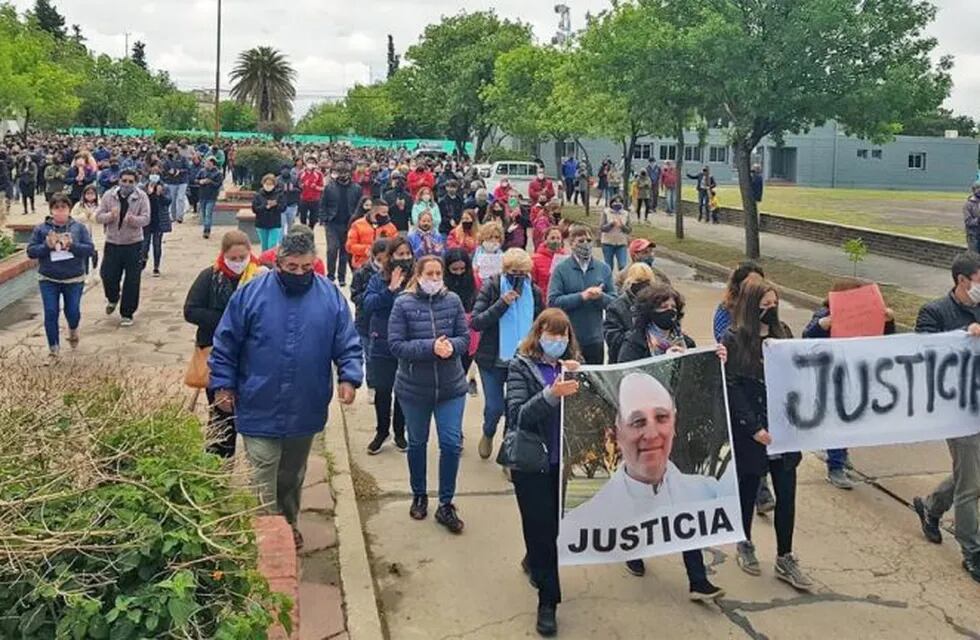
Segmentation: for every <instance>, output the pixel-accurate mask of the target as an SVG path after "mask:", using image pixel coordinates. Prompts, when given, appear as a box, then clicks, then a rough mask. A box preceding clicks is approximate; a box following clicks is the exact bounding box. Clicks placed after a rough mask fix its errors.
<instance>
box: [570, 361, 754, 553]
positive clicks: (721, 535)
mask: <svg viewBox="0 0 980 640" xmlns="http://www.w3.org/2000/svg"><path fill="white" fill-rule="evenodd" d="M567 375H569V376H574V377H575V378H576V379H577V380H578V381H579V391H578V393H576V394H574V395H571V396H568V397H567V398H565V400H564V403H563V407H562V465H563V474H562V478H564V479H565V485H564V486H563V488H562V496H563V498H564V502H563V509H562V514H563V517H562V519H561V523H560V526H559V534H558V561H559V564H562V565H578V564H599V563H609V562H623V561H625V560H634V559H639V558H646V557H649V556H656V555H664V554H671V553H679V552H681V551H687V550H689V549H701V548H704V547H707V546H711V545H719V544H729V543H733V542H738V541H739V540H742V539H744V535H743V533H742V520H741V515H740V513H741V511H740V509H739V500H738V482H737V480H736V476H735V460H734V456H733V449H732V443H731V434H730V430H729V426H728V407H727V402H726V398H727V396H726V392H725V378H724V370H723V369H722V366H721V362H720V361H719V360H718V356H717V354H716V353H715V352H714V350H713V349H707V350H698V351H691V352H688V353H687V354H684V355H679V356H663V357H658V358H650V359H647V360H641V361H638V362H632V363H629V364H622V365H608V366H593V367H587V366H583V367H582V368H581V370H580V371H579V372H576V373H574V374H567Z"/></svg>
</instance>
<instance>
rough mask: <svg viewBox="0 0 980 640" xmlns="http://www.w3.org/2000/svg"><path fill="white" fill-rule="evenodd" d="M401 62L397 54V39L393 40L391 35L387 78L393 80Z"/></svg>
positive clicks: (389, 36)
mask: <svg viewBox="0 0 980 640" xmlns="http://www.w3.org/2000/svg"><path fill="white" fill-rule="evenodd" d="M400 62H401V59H400V58H399V56H398V55H396V54H395V39H394V38H392V37H391V34H390V33H389V34H388V76H387V78H388V79H389V80H391V77H392V76H393V75H395V72H396V71H398V65H399V63H400Z"/></svg>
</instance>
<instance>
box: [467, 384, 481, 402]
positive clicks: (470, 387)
mask: <svg viewBox="0 0 980 640" xmlns="http://www.w3.org/2000/svg"><path fill="white" fill-rule="evenodd" d="M467 391H468V392H469V394H470V397H471V398H475V397H477V396H478V395H480V393H479V391H477V390H476V380H470V381H469V383H468V384H467Z"/></svg>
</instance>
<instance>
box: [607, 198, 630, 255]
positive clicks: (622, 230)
mask: <svg viewBox="0 0 980 640" xmlns="http://www.w3.org/2000/svg"><path fill="white" fill-rule="evenodd" d="M599 230H600V232H601V233H600V235H599V244H601V245H602V256H603V259H604V260H605V261H606V264H607V265H609V268H610V269H612V270H613V272H615V271H617V270H618V271H623V270H624V269H626V267H627V266H629V258H628V256H627V251H626V247H627V246H628V245H629V242H630V233H632V232H633V227H632V224H631V216H630V211H629V209H627V208H626V206H625V205H624V204H623V197H622V196H613V197H612V198H611V199H610V201H609V206H608V207H607V208H606V209H605V210H603V212H602V222H601V223H600V225H599Z"/></svg>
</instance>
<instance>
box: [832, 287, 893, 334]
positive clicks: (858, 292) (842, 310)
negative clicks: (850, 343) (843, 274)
mask: <svg viewBox="0 0 980 640" xmlns="http://www.w3.org/2000/svg"><path fill="white" fill-rule="evenodd" d="M830 317H831V318H832V322H831V325H830V336H831V337H832V338H859V337H870V336H880V335H883V334H884V333H885V299H884V298H882V297H881V290H880V289H878V285H876V284H869V285H867V286H864V287H859V288H857V289H851V290H850V291H831V292H830Z"/></svg>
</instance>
